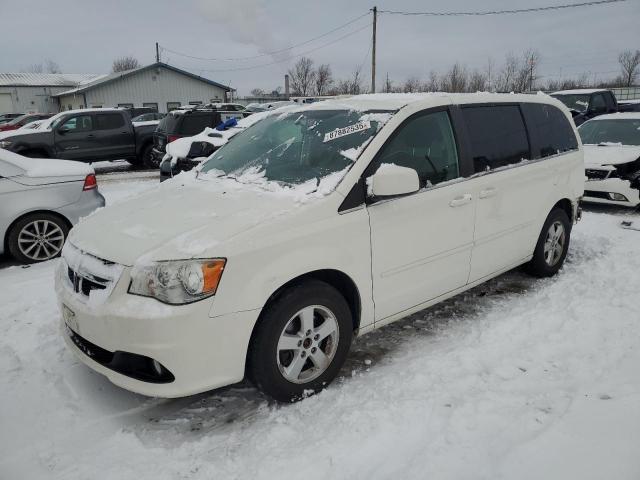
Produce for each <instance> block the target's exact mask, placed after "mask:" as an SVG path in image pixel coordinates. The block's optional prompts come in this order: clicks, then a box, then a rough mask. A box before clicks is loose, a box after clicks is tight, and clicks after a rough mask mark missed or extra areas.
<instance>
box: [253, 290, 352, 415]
mask: <svg viewBox="0 0 640 480" xmlns="http://www.w3.org/2000/svg"><path fill="white" fill-rule="evenodd" d="M311 312H313V316H311V315H309V314H310V313H311ZM303 316H304V318H303ZM309 322H312V323H309ZM310 325H312V326H310ZM352 337H353V322H352V316H351V310H350V309H349V305H347V302H346V301H345V299H344V297H343V296H342V295H341V294H340V293H339V292H338V291H337V290H336V289H335V288H333V287H332V286H331V285H329V284H327V283H325V282H321V281H318V280H309V281H306V282H304V283H301V284H299V285H295V286H293V287H291V288H289V289H287V290H285V291H284V292H283V293H282V294H281V295H280V296H279V297H278V298H277V299H276V300H275V301H274V302H273V303H272V304H270V305H269V306H267V307H266V310H265V311H264V312H263V314H262V316H261V318H260V320H259V322H258V324H257V326H256V328H255V330H254V332H253V335H252V337H251V342H250V344H249V355H248V359H247V375H248V377H249V379H250V380H251V381H252V382H253V383H254V384H255V385H256V386H257V387H258V389H260V390H261V391H263V392H264V393H265V394H267V395H268V396H270V397H272V398H274V399H275V400H277V401H279V402H291V401H295V400H300V399H301V398H303V397H304V396H305V394H307V393H310V392H318V391H320V390H322V389H323V388H324V387H326V386H327V385H328V384H329V383H330V382H331V381H332V380H333V379H334V378H335V377H336V375H337V374H338V372H339V371H340V368H341V367H342V364H343V363H344V361H345V359H346V358H347V354H348V353H349V349H350V347H351V340H352ZM288 346H291V347H292V348H291V349H288V348H286V347H288ZM296 372H297V373H296Z"/></svg>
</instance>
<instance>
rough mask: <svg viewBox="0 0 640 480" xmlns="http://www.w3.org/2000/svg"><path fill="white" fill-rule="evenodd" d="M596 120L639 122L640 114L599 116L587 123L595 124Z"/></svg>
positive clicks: (618, 113)
mask: <svg viewBox="0 0 640 480" xmlns="http://www.w3.org/2000/svg"><path fill="white" fill-rule="evenodd" d="M596 120H640V112H616V113H608V114H606V115H599V116H597V117H595V118H592V119H591V120H589V121H590V122H595V121H596Z"/></svg>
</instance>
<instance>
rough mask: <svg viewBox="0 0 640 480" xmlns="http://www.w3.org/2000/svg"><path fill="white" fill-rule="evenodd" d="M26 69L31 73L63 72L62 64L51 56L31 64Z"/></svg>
mask: <svg viewBox="0 0 640 480" xmlns="http://www.w3.org/2000/svg"><path fill="white" fill-rule="evenodd" d="M24 70H25V72H29V73H62V70H60V66H59V65H58V64H57V63H56V62H54V61H53V60H51V59H50V58H47V59H46V60H45V61H44V62H41V63H34V64H33V65H29V66H28V67H27V68H25V69H24Z"/></svg>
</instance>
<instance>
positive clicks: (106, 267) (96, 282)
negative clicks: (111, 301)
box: [60, 242, 123, 298]
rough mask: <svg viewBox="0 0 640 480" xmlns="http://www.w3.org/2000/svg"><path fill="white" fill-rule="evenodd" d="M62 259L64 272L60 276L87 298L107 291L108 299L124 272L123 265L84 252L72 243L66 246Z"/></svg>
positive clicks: (76, 291)
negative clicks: (92, 293)
mask: <svg viewBox="0 0 640 480" xmlns="http://www.w3.org/2000/svg"><path fill="white" fill-rule="evenodd" d="M62 258H63V260H64V264H63V267H64V270H62V271H61V272H60V274H61V275H64V276H65V277H66V280H68V286H69V288H71V289H72V290H73V291H74V292H75V293H77V294H78V295H80V296H81V297H85V298H88V297H89V296H90V295H91V292H95V291H106V292H105V295H104V298H106V297H107V296H108V295H109V294H110V293H111V289H112V288H113V287H114V286H115V284H116V282H117V281H118V279H119V278H120V275H121V274H122V271H123V267H122V266H121V265H118V264H117V263H114V262H111V261H109V260H104V259H102V258H99V257H96V256H95V255H92V254H90V253H86V252H83V251H82V250H80V249H79V248H77V247H75V246H74V245H72V244H71V243H70V242H67V243H66V244H65V246H64V248H63V250H62Z"/></svg>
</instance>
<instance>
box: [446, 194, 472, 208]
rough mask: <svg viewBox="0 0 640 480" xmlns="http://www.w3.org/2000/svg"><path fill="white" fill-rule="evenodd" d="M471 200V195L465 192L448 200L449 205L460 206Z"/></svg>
mask: <svg viewBox="0 0 640 480" xmlns="http://www.w3.org/2000/svg"><path fill="white" fill-rule="evenodd" d="M472 200H473V197H472V196H471V195H470V194H468V193H465V194H464V195H461V196H460V197H456V198H454V199H453V200H451V201H450V202H449V206H450V207H461V206H463V205H466V204H467V203H471V201H472Z"/></svg>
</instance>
